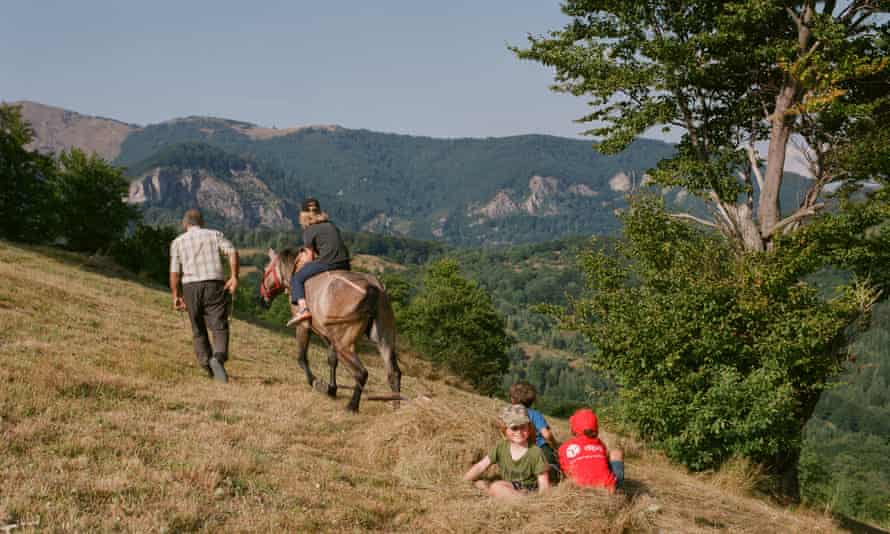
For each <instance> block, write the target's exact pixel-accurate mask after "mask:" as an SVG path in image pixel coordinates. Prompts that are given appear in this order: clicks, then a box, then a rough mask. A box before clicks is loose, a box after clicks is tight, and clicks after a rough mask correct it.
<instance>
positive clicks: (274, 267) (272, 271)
mask: <svg viewBox="0 0 890 534" xmlns="http://www.w3.org/2000/svg"><path fill="white" fill-rule="evenodd" d="M280 265H281V262H280V260H279V257H278V256H275V259H273V260H272V262H271V263H270V264H269V265H268V266H267V267H266V270H265V271H263V281H262V283H261V284H260V296H262V297H263V298H264V299H266V300H267V301H270V300H272V299H273V298H274V297H276V296H277V295H278V294H279V293H281V292H282V291H283V290H284V284H283V283H282V281H281V271H280V270H279V269H278V267H279V266H280ZM268 276H271V277H272V286H271V287H266V278H267V277H268Z"/></svg>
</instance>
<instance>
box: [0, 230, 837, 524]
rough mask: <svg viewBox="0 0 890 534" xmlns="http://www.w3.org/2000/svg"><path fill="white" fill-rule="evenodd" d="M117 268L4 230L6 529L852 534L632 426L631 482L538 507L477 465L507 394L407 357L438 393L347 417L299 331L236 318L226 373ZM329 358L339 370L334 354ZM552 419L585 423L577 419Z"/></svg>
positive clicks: (375, 361) (1, 402)
mask: <svg viewBox="0 0 890 534" xmlns="http://www.w3.org/2000/svg"><path fill="white" fill-rule="evenodd" d="M112 274H113V275H114V276H108V271H107V269H106V267H104V266H102V264H101V263H99V264H95V263H91V262H89V261H87V260H85V259H84V258H83V257H80V256H76V255H68V254H63V253H59V252H55V251H47V250H32V249H27V248H21V247H17V246H12V245H9V244H7V243H3V242H0V279H2V280H3V282H2V284H0V527H2V526H4V525H7V524H10V523H14V522H39V524H38V525H37V526H36V527H35V526H31V527H25V528H24V529H22V530H23V531H28V530H29V529H30V530H47V531H60V532H69V531H77V532H81V531H102V532H106V531H127V532H171V533H172V532H255V531H287V532H313V531H338V532H367V531H371V532H418V531H422V532H478V531H505V530H507V529H511V530H516V531H521V532H714V531H731V532H789V531H791V532H834V531H837V530H838V528H837V526H836V525H835V524H834V523H833V522H832V520H830V519H829V518H826V517H824V516H821V515H819V514H816V513H812V512H806V511H793V510H788V509H784V508H780V507H777V506H775V505H772V504H769V503H766V502H763V501H760V500H757V499H755V498H751V497H749V496H747V495H746V492H745V491H743V490H742V491H736V489H738V488H742V489H744V487H745V486H746V484H747V482H745V480H747V478H746V477H745V476H741V477H739V476H736V475H733V476H730V475H729V474H724V475H720V476H718V475H714V476H711V477H693V476H689V475H687V474H685V473H684V472H682V471H681V470H679V469H677V468H676V467H674V466H671V465H669V464H668V463H667V462H666V461H665V460H664V459H662V458H661V457H660V456H658V455H657V454H653V453H650V452H647V451H646V450H645V449H643V448H641V447H639V446H637V445H635V444H633V443H632V442H630V441H628V440H627V439H625V438H622V440H623V441H624V442H625V445H624V446H625V448H626V449H628V460H627V472H628V476H629V478H630V483H629V488H628V495H627V496H608V495H605V494H602V493H598V492H591V491H582V490H579V489H576V488H573V487H572V486H570V485H563V486H561V487H559V488H557V489H556V490H555V491H554V492H552V493H551V494H549V495H544V496H540V497H535V498H531V499H528V500H527V501H526V502H523V503H521V504H515V505H510V504H502V503H496V502H492V501H491V500H490V499H488V498H486V497H483V496H482V495H481V494H480V493H479V492H478V491H477V490H475V489H474V488H472V487H470V486H469V485H467V484H465V483H463V482H461V481H460V475H461V474H462V473H463V472H464V471H465V470H466V469H467V468H468V467H469V466H470V464H471V463H472V462H473V461H474V460H475V459H477V458H478V457H480V456H481V455H482V454H484V453H485V452H486V451H487V450H488V449H489V448H490V447H491V446H492V445H493V444H494V442H495V440H496V439H497V433H496V431H495V429H494V427H493V426H492V423H493V421H494V415H495V414H496V413H497V410H498V408H499V404H498V402H496V401H493V400H491V399H486V398H482V397H478V396H475V395H472V394H470V393H467V392H464V391H460V390H457V389H455V388H453V387H451V386H449V385H448V384H447V383H446V382H445V381H444V380H440V379H435V378H434V374H433V373H432V372H431V371H430V369H429V368H428V366H426V365H425V364H423V363H422V362H416V361H411V360H410V359H407V360H406V361H405V365H403V368H404V369H405V370H406V376H405V377H404V381H403V385H404V388H403V389H404V391H405V393H406V394H407V396H409V397H411V398H415V397H417V396H418V395H420V394H423V395H426V396H427V397H429V400H416V401H414V402H410V403H406V404H405V405H403V408H402V409H401V410H398V411H393V410H392V408H391V406H390V405H389V404H388V403H382V402H369V401H366V402H365V403H364V404H363V406H362V412H361V413H360V414H358V415H351V414H347V413H345V412H344V406H345V403H346V399H345V398H343V397H341V398H340V399H338V400H336V401H330V400H328V399H327V398H325V397H324V396H321V395H319V394H318V393H315V392H313V391H312V390H310V389H309V388H308V387H307V386H306V384H305V383H304V382H303V379H302V377H301V375H300V373H299V372H298V371H297V368H296V365H295V363H294V359H293V356H294V346H293V341H292V339H291V338H289V337H286V336H282V335H280V334H277V333H274V332H269V331H266V330H263V329H261V328H258V327H255V326H253V325H250V324H248V323H245V322H242V321H234V322H233V326H232V335H233V338H232V360H231V362H230V364H229V366H228V367H229V370H230V373H231V377H232V380H231V383H230V384H229V385H227V386H221V385H218V384H216V383H214V382H212V381H210V380H208V379H207V378H205V377H204V376H203V375H202V373H201V372H199V370H198V369H197V368H196V365H195V363H194V356H193V355H192V349H191V341H190V332H189V329H188V326H187V324H186V319H185V318H184V317H182V316H180V315H177V314H175V313H174V312H172V311H171V310H170V301H169V297H168V295H167V293H166V292H165V291H163V290H161V289H159V288H148V287H145V286H142V285H140V284H139V283H137V282H134V281H132V280H130V279H127V278H126V277H124V276H122V275H121V274H120V273H119V272H112ZM310 357H311V361H312V365H313V367H314V368H315V369H316V370H319V371H323V370H324V366H323V361H324V354H323V351H322V350H321V349H320V348H317V347H316V348H313V350H312V352H311V355H310ZM364 359H365V361H366V363H367V364H368V366H369V368H370V371H371V378H370V381H369V386H368V390H369V391H370V392H382V391H385V390H386V388H385V381H384V376H383V371H382V368H381V366H380V361H379V358H378V357H376V356H373V355H366V356H365V357H364ZM341 381H342V383H345V384H348V383H350V381H349V380H348V379H346V378H345V377H341ZM552 423H553V426H554V430H555V432H556V433H557V435H558V436H561V437H565V436H567V428H566V423H565V421H561V420H554V421H552ZM606 440H607V443H610V444H614V443H618V442H619V438H617V437H616V436H610V435H607V436H606ZM741 472H744V469H742V470H741ZM721 476H722V477H723V478H721ZM739 480H741V482H739ZM733 488H736V489H733ZM15 532H19V530H16V531H15Z"/></svg>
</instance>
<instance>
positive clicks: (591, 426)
mask: <svg viewBox="0 0 890 534" xmlns="http://www.w3.org/2000/svg"><path fill="white" fill-rule="evenodd" d="M569 427H570V428H571V429H572V433H573V434H582V433H584V431H585V430H593V431H594V432H597V427H598V422H597V420H596V414H595V413H593V410H591V409H590V408H581V409H580V410H578V411H576V412H575V413H574V415H572V417H570V418H569Z"/></svg>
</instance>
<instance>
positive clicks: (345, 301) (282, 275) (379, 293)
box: [260, 249, 402, 411]
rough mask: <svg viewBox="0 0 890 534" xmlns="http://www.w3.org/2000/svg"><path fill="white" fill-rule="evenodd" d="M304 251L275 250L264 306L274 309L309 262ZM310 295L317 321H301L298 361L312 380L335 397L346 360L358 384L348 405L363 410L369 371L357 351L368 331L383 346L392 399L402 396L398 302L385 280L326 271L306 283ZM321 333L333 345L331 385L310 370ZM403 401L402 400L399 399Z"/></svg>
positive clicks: (266, 272)
mask: <svg viewBox="0 0 890 534" xmlns="http://www.w3.org/2000/svg"><path fill="white" fill-rule="evenodd" d="M303 256H304V254H302V253H301V252H300V251H296V250H293V249H284V250H282V251H280V252H275V251H274V250H271V249H270V250H269V263H268V265H266V268H265V269H264V271H263V278H262V280H261V281H260V296H261V297H262V299H261V303H262V304H263V307H265V308H268V307H269V305H270V304H271V302H272V299H274V298H275V297H276V296H277V295H279V294H281V293H282V292H284V291H285V289H287V288H288V283H289V280H288V275H289V274H290V273H292V272H294V271H299V270H300V267H301V266H302V263H303ZM306 294H307V296H308V297H309V301H310V302H312V313H313V318H312V321H303V322H301V323H298V324H297V329H296V336H297V363H298V364H299V365H300V368H302V369H303V371H304V372H305V373H306V381H307V382H308V383H309V385H310V386H311V387H313V388H315V389H317V390H320V391H323V392H325V393H327V394H328V395H330V396H331V397H334V396H336V394H337V363H338V362H342V363H343V364H344V365H345V366H346V368H347V369H348V370H349V372H350V374H351V375H352V377H353V378H354V379H355V387H354V389H353V392H352V398H351V399H350V400H349V404H348V405H347V409H348V410H351V411H357V410H358V405H359V402H360V400H361V395H362V390H363V389H364V386H365V383H366V382H367V380H368V371H367V370H366V369H365V366H364V365H362V362H361V360H360V359H359V357H358V354H357V353H356V351H355V345H356V341H357V340H358V338H359V337H361V336H362V335H365V336H367V337H368V338H369V339H370V340H371V341H373V342H374V343H375V344H376V345H377V350H378V352H379V353H380V356H381V357H382V358H383V366H384V368H385V369H386V375H387V381H388V382H389V386H390V389H391V390H392V393H393V396H392V398H393V399H394V400H395V399H398V398H401V397H400V395H399V391H400V388H401V376H402V372H401V371H400V370H399V363H398V357H397V355H396V350H395V349H396V323H395V315H394V314H393V311H392V304H391V303H390V301H389V296H388V295H387V294H386V289H385V288H384V287H383V284H381V283H380V281H379V280H378V279H377V278H376V277H375V276H374V275H371V274H367V273H357V272H351V271H327V272H322V273H321V274H318V275H316V276H314V277H312V278H310V279H309V280H308V281H307V282H306ZM313 332H314V333H315V334H317V335H318V336H320V337H321V338H323V339H324V340H325V341H326V342H327V343H328V345H329V347H330V353H329V354H328V366H329V367H330V382H329V383H327V384H325V383H324V382H323V381H322V380H320V379H318V378H316V377H315V375H314V374H313V373H312V371H311V370H310V369H309V360H308V359H307V352H308V349H309V337H310V334H311V333H313ZM395 405H396V406H398V402H397V401H396V402H395Z"/></svg>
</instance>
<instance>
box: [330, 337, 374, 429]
mask: <svg viewBox="0 0 890 534" xmlns="http://www.w3.org/2000/svg"><path fill="white" fill-rule="evenodd" d="M355 337H357V336H355ZM355 337H353V338H352V339H355ZM334 348H335V349H336V351H337V356H338V357H339V359H340V361H341V362H343V365H345V366H346V368H347V369H349V372H350V373H351V374H352V378H353V379H355V389H354V390H353V391H352V397H351V398H350V399H349V404H347V405H346V409H347V410H349V411H350V412H357V411H358V405H359V402H360V401H361V399H362V391H363V390H364V388H365V384H366V383H367V382H368V370H367V369H365V366H364V365H362V361H361V360H359V358H358V354H356V352H355V343H354V342H353V343H349V344H348V345H345V346H342V347H341V346H339V345H335V347H334Z"/></svg>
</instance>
